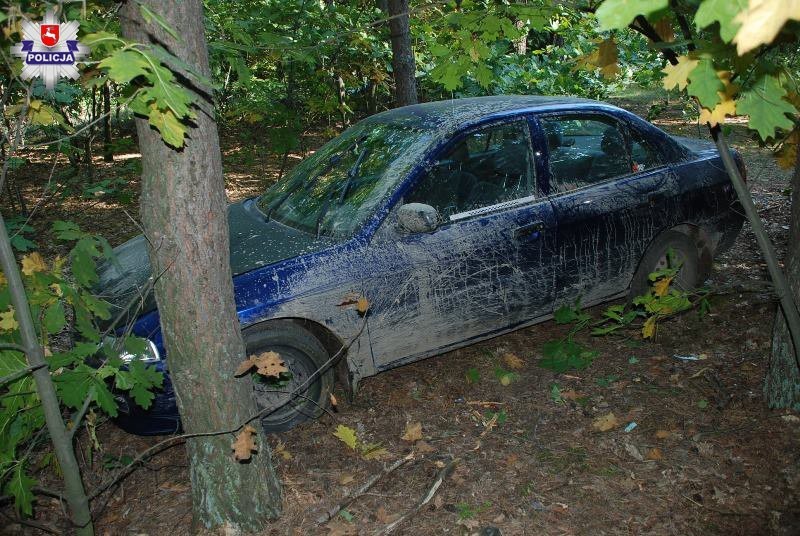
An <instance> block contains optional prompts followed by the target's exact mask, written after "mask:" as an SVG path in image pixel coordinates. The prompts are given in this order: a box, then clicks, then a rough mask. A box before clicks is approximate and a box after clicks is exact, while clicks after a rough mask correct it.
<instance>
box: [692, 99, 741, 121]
mask: <svg viewBox="0 0 800 536" xmlns="http://www.w3.org/2000/svg"><path fill="white" fill-rule="evenodd" d="M720 98H722V101H721V102H720V103H719V104H717V105H716V106H714V109H713V110H709V109H708V108H702V109H701V110H700V122H701V123H708V124H709V125H711V126H712V127H715V126H717V125H718V124H720V123H724V122H725V116H728V115H730V116H733V115H736V103H735V102H734V101H733V99H725V97H724V95H723V94H722V93H720Z"/></svg>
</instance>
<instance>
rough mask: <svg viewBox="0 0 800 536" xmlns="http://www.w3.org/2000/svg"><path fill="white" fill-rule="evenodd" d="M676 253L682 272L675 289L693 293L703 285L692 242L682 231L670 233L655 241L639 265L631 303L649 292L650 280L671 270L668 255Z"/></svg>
mask: <svg viewBox="0 0 800 536" xmlns="http://www.w3.org/2000/svg"><path fill="white" fill-rule="evenodd" d="M670 249H672V251H673V252H674V253H675V256H676V257H677V260H678V261H680V262H682V263H683V264H682V265H681V269H680V271H679V272H678V274H677V275H676V276H675V279H674V280H673V283H672V284H673V286H675V287H676V288H678V289H682V290H686V291H689V290H692V289H694V288H696V287H697V285H698V284H699V283H700V272H699V266H700V259H699V255H698V252H697V248H696V247H695V245H694V243H693V242H692V240H691V239H690V238H689V237H688V236H686V235H685V234H683V233H680V232H678V231H666V232H664V233H662V234H661V235H660V236H659V237H658V238H656V239H655V241H653V243H652V244H651V245H650V247H649V248H648V249H647V252H646V253H645V254H644V256H643V257H642V260H641V261H640V262H639V267H638V268H637V270H636V274H635V275H634V276H633V280H632V281H631V287H630V294H629V297H628V298H629V299H630V300H633V299H634V298H635V297H637V296H641V295H643V294H645V293H646V292H647V289H648V288H649V280H648V276H649V275H650V274H651V273H652V272H655V271H656V270H660V269H662V268H666V267H667V266H668V261H667V252H668V251H669V250H670Z"/></svg>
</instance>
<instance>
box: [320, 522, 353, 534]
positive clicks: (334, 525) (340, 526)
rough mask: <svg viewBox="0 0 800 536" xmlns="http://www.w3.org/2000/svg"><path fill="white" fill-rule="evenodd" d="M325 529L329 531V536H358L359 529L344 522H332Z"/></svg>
mask: <svg viewBox="0 0 800 536" xmlns="http://www.w3.org/2000/svg"><path fill="white" fill-rule="evenodd" d="M325 528H327V529H328V536H356V535H357V534H358V529H357V528H356V527H355V526H354V525H351V524H350V523H346V522H344V521H331V522H330V523H328V524H327V525H325Z"/></svg>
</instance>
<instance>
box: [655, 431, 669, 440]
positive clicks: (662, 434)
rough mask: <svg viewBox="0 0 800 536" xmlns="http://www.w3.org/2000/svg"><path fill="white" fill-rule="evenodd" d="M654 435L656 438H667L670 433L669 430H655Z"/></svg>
mask: <svg viewBox="0 0 800 536" xmlns="http://www.w3.org/2000/svg"><path fill="white" fill-rule="evenodd" d="M654 435H655V438H656V439H667V438H668V437H669V436H671V435H672V433H671V432H670V431H669V430H657V431H656V433H655V434H654Z"/></svg>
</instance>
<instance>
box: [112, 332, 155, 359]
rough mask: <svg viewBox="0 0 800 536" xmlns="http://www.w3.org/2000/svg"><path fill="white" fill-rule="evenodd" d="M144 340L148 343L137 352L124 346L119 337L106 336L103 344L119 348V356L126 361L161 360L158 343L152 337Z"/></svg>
mask: <svg viewBox="0 0 800 536" xmlns="http://www.w3.org/2000/svg"><path fill="white" fill-rule="evenodd" d="M142 340H144V341H145V343H146V344H145V347H144V349H143V350H142V351H141V352H137V353H132V352H129V351H128V350H126V349H125V348H124V347H123V344H122V341H121V340H120V339H118V338H117V337H104V338H103V346H108V347H109V348H114V349H118V351H119V358H120V359H122V361H123V362H124V363H130V362H132V361H137V360H138V361H141V362H143V363H155V362H156V361H161V355H160V354H159V353H158V348H157V347H156V344H155V343H154V342H153V341H151V340H150V339H142Z"/></svg>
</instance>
